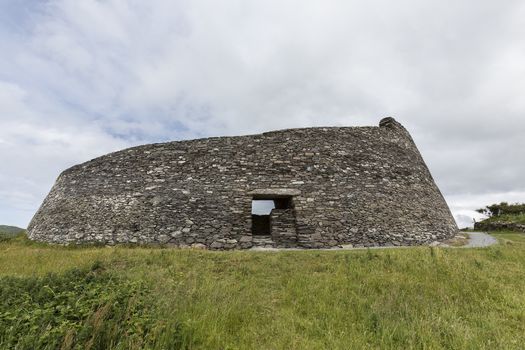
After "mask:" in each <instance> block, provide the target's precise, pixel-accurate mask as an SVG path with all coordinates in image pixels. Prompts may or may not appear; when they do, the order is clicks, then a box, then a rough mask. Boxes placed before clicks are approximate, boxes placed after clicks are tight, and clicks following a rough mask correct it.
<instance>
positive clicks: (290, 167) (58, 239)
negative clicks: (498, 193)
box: [28, 118, 457, 249]
mask: <svg viewBox="0 0 525 350" xmlns="http://www.w3.org/2000/svg"><path fill="white" fill-rule="evenodd" d="M260 204H264V205H260ZM256 207H258V208H262V209H264V208H266V211H265V212H259V213H257V212H254V208H256ZM262 209H260V210H262ZM456 232H457V226H456V223H455V221H454V219H453V218H452V215H451V213H450V210H449V208H448V206H447V204H446V202H445V200H444V198H443V196H442V195H441V193H440V191H439V189H438V188H437V186H436V184H435V183H434V180H433V178H432V176H431V174H430V172H429V170H428V168H427V166H426V165H425V162H424V161H423V158H422V157H421V155H420V153H419V151H418V149H417V147H416V145H415V143H414V141H413V140H412V138H411V136H410V135H409V133H408V132H407V130H406V129H405V128H404V127H403V126H402V125H401V124H400V123H398V122H397V121H395V120H394V119H393V118H385V119H383V120H381V121H380V123H379V126H378V127H328V128H303V129H289V130H280V131H272V132H266V133H263V134H259V135H249V136H235V137H212V138H205V139H198V140H188V141H175V142H167V143H158V144H150V145H143V146H138V147H133V148H129V149H125V150H122V151H118V152H114V153H111V154H108V155H105V156H102V157H99V158H96V159H93V160H91V161H88V162H86V163H83V164H80V165H76V166H73V167H71V168H69V169H67V170H65V171H64V172H63V173H62V174H61V175H60V176H59V177H58V179H57V180H56V183H55V185H54V186H53V188H52V189H51V192H50V193H49V195H48V196H47V197H46V199H45V200H44V202H43V204H42V205H41V207H40V209H39V210H38V212H37V213H36V214H35V216H34V218H33V220H32V221H31V223H30V225H29V227H28V233H29V237H30V238H31V239H33V240H37V241H45V242H50V243H60V244H70V243H102V244H119V243H140V244H168V245H173V246H179V247H187V246H194V247H197V246H198V247H207V248H209V249H242V248H251V247H260V246H264V247H296V248H331V247H337V246H343V245H353V246H357V247H368V246H399V245H420V244H428V243H431V242H433V241H437V240H444V239H447V238H450V237H452V236H454V235H455V234H456Z"/></svg>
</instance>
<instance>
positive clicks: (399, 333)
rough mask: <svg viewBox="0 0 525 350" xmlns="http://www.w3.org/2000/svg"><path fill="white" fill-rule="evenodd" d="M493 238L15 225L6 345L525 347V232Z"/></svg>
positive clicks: (0, 316) (3, 259) (3, 249)
mask: <svg viewBox="0 0 525 350" xmlns="http://www.w3.org/2000/svg"><path fill="white" fill-rule="evenodd" d="M495 236H496V237H498V239H500V242H501V244H500V245H497V246H492V247H489V248H483V249H443V248H429V247H420V248H410V249H383V250H353V251H282V252H246V251H236V252H210V251H194V250H175V249H160V248H156V249H155V248H126V247H105V248H104V247H80V248H78V247H76V248H75V247H71V248H68V247H55V246H46V245H42V244H36V243H31V242H28V241H27V240H26V239H24V238H23V237H17V238H16V239H11V240H9V241H6V242H3V243H0V297H3V298H2V299H0V300H9V302H6V301H0V325H2V326H1V327H0V348H2V349H3V348H14V344H15V343H18V344H19V347H18V349H38V348H46V346H48V347H47V348H49V349H55V348H61V347H62V348H63V349H69V348H75V349H89V348H91V349H106V348H116V349H142V348H146V349H177V348H189V349H521V348H522V339H523V334H525V278H524V276H525V235H524V234H519V233H511V232H500V233H497V234H495ZM49 273H52V274H51V275H49ZM46 286H49V287H50V289H52V290H53V292H54V294H53V293H48V292H46V291H45V290H47V288H46ZM39 293H40V294H39ZM35 295H36V296H35ZM55 295H58V296H59V297H58V299H57V298H55ZM9 296H11V298H9ZM64 310H66V311H64ZM6 314H7V315H8V317H6ZM23 315H29V316H27V317H26V319H25V322H26V323H24V324H18V323H17V322H19V321H18V320H19V319H20V318H21V317H22V316H23ZM42 315H44V316H42ZM50 315H53V317H51V316H50ZM93 315H95V316H93ZM13 324H14V325H13ZM24 327H25V328H24ZM44 331H46V332H47V333H46V332H44ZM48 333H51V335H49V336H47V338H45V339H44V340H42V337H46V334H48ZM46 344H48V345H46ZM49 344H51V345H49ZM59 344H60V346H59Z"/></svg>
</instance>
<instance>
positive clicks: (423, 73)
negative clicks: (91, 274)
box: [0, 0, 525, 224]
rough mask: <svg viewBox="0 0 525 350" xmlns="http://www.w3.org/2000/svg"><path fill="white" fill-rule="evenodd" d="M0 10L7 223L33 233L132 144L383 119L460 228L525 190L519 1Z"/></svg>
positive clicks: (0, 146)
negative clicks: (108, 158) (87, 173)
mask: <svg viewBox="0 0 525 350" xmlns="http://www.w3.org/2000/svg"><path fill="white" fill-rule="evenodd" d="M2 10H3V11H2ZM0 13H3V15H0V19H4V18H5V19H6V20H5V21H2V22H1V23H4V26H2V25H3V24H1V23H0V50H2V52H8V53H9V54H8V55H2V57H0V128H1V129H0V162H2V164H5V163H9V164H10V167H9V169H10V170H2V172H1V173H0V179H2V180H1V181H2V182H0V185H1V186H2V187H1V188H2V191H1V192H0V193H1V194H0V196H1V199H2V201H3V202H4V203H7V204H3V207H1V210H2V212H1V213H2V217H0V220H3V221H4V222H13V221H12V220H10V215H12V214H11V210H12V209H10V208H13V207H16V208H19V209H20V210H25V214H13V215H18V216H17V218H16V219H13V220H14V221H15V222H16V223H19V224H24V223H27V221H28V219H29V217H30V214H29V213H30V212H31V211H33V210H34V209H35V208H36V206H37V205H38V204H39V203H40V201H41V199H42V196H43V195H44V194H45V193H46V192H47V191H48V190H49V188H50V185H51V183H52V181H53V179H54V178H55V177H56V175H58V173H59V172H60V170H62V169H63V168H64V167H67V166H69V165H72V164H74V163H78V162H81V161H85V160H88V159H89V158H91V157H93V156H95V155H100V154H103V153H105V152H108V151H111V150H114V149H117V148H121V147H125V146H127V145H131V144H137V143H141V142H150V141H162V140H171V139H182V138H192V137H200V136H210V135H232V134H239V133H252V132H259V131H263V130H271V129H279V128H287V127H302V126H315V125H376V124H377V122H378V120H379V119H380V118H381V117H382V116H386V115H393V116H395V117H397V118H398V119H399V120H400V121H401V122H402V123H404V124H405V126H407V128H408V129H409V130H410V131H411V132H412V135H413V136H414V138H415V140H416V142H417V144H418V145H419V147H420V149H421V151H422V153H423V156H424V157H425V159H426V160H427V162H428V164H429V167H430V169H431V171H432V172H433V174H434V176H435V178H436V181H437V183H438V184H439V185H440V187H441V189H442V190H443V192H444V194H445V196H446V198H447V200H448V201H449V204H451V207H452V210H453V211H454V212H455V213H456V214H457V215H464V213H463V212H462V210H472V209H475V208H476V207H479V206H483V205H485V204H489V203H487V202H486V201H487V200H491V199H492V197H490V195H491V194H502V197H505V196H508V197H509V198H514V197H513V194H512V193H514V192H516V193H517V192H520V193H521V192H525V185H524V184H523V182H522V179H521V174H523V173H525V162H521V161H520V153H519V152H520V150H522V149H525V139H524V138H523V137H522V135H523V134H524V133H525V116H524V115H525V103H524V101H523V97H522V94H523V91H524V89H525V85H524V84H525V83H524V82H525V69H524V68H523V64H522V62H523V61H524V60H525V39H524V38H525V27H524V26H523V24H522V18H523V17H524V16H525V5H524V4H523V2H520V1H517V0H509V1H505V2H495V1H489V0H482V1H477V2H476V3H475V4H473V2H472V1H468V0H460V1H456V2H454V3H451V2H443V1H438V0H431V1H425V2H421V1H415V0H402V1H397V2H395V3H394V2H391V1H387V0H373V1H369V2H362V1H353V0H351V1H343V0H329V1H324V2H319V1H299V0H292V1H286V2H282V1H277V0H266V1H251V2H246V1H240V0H231V1H223V2H220V3H219V2H212V1H209V0H208V1H205V0H192V1H189V0H180V1H161V0H152V1H147V2H141V1H131V0H130V1H125V0H107V1H89V0H81V1H70V0H53V1H46V2H38V1H30V2H27V3H26V8H25V9H24V11H21V10H20V7H19V6H17V4H16V3H15V2H13V1H11V0H10V1H7V2H6V3H5V5H0ZM7 19H9V20H7ZM15 174H16V175H15ZM13 177H16V180H14V179H13ZM28 183H29V184H30V185H28ZM513 191H514V192H513ZM10 193H11V194H10ZM21 193H26V194H30V196H32V197H30V198H28V197H24V196H22V195H21ZM470 193H475V194H476V195H475V196H474V197H472V196H471V195H470ZM478 195H479V196H481V197H476V196H478ZM483 196H488V197H483ZM22 197H24V198H25V199H20V200H19V199H15V198H22ZM465 198H474V199H475V200H479V201H480V202H474V200H473V201H472V202H470V204H469V205H468V206H459V204H457V203H460V202H461V201H462V200H463V199H465ZM495 198H496V197H495ZM497 198H500V197H497ZM516 198H517V197H516ZM521 198H522V199H521V200H525V198H523V197H521ZM12 203H17V204H12ZM24 203H25V204H24ZM460 207H461V208H460ZM467 207H468V208H467Z"/></svg>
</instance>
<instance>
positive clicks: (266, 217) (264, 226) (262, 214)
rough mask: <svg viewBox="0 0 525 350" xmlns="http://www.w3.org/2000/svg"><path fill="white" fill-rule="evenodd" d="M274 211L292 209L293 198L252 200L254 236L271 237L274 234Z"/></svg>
mask: <svg viewBox="0 0 525 350" xmlns="http://www.w3.org/2000/svg"><path fill="white" fill-rule="evenodd" d="M274 209H292V198H291V197H278V198H271V197H270V198H268V197H265V198H253V199H252V235H255V236H270V235H271V234H272V219H271V214H272V210H274Z"/></svg>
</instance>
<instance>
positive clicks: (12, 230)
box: [0, 225, 25, 236]
mask: <svg viewBox="0 0 525 350" xmlns="http://www.w3.org/2000/svg"><path fill="white" fill-rule="evenodd" d="M24 231H25V230H24V229H23V228H20V227H16V226H8V225H0V235H4V236H11V235H13V236H14V235H17V234H19V233H22V232H24Z"/></svg>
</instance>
